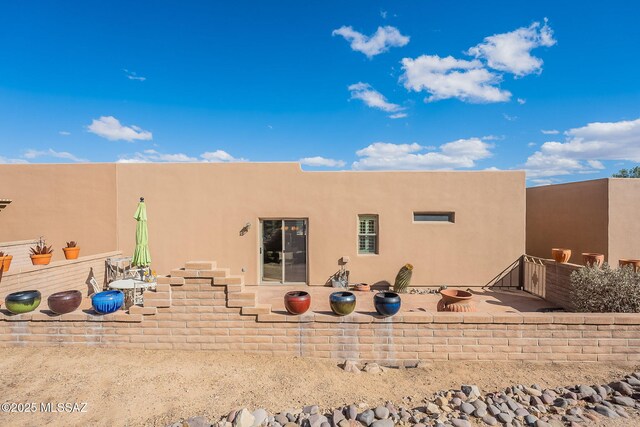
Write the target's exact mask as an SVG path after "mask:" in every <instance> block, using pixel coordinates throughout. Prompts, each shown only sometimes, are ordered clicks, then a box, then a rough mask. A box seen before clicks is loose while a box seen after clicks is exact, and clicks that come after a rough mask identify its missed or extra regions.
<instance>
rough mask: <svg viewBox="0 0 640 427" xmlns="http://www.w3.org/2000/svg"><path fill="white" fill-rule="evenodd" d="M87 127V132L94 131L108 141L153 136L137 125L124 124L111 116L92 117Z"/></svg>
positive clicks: (133, 139)
mask: <svg viewBox="0 0 640 427" xmlns="http://www.w3.org/2000/svg"><path fill="white" fill-rule="evenodd" d="M87 129H88V131H89V132H91V133H95V134H96V135H98V136H101V137H103V138H106V139H108V140H110V141H118V140H123V141H129V142H133V141H135V140H136V139H139V140H141V141H149V140H151V139H152V138H153V134H152V133H151V132H149V131H146V130H144V129H141V128H139V127H138V126H133V125H132V126H124V125H122V124H120V121H119V120H118V119H116V118H115V117H113V116H102V117H100V118H99V119H93V121H92V122H91V124H90V125H89V126H88V127H87Z"/></svg>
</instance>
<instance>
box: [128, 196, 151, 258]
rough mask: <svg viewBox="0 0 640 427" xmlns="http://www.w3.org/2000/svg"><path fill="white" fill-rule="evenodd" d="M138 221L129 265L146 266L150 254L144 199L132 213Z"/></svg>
mask: <svg viewBox="0 0 640 427" xmlns="http://www.w3.org/2000/svg"><path fill="white" fill-rule="evenodd" d="M133 218H134V219H135V220H136V221H138V223H137V224H136V249H135V250H134V251H133V258H132V259H131V265H134V266H139V267H146V266H148V265H149V264H151V254H150V253H149V233H148V231H147V207H146V205H145V204H144V201H142V200H141V201H140V203H138V209H136V213H135V214H134V215H133Z"/></svg>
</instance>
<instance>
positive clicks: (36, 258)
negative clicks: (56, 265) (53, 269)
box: [31, 239, 53, 265]
mask: <svg viewBox="0 0 640 427" xmlns="http://www.w3.org/2000/svg"><path fill="white" fill-rule="evenodd" d="M52 255H53V249H51V246H47V244H46V243H45V241H44V240H43V239H40V241H39V242H38V244H37V245H36V246H34V247H32V248H31V262H32V263H33V265H47V264H49V263H50V262H51V256H52Z"/></svg>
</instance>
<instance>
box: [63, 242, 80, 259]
mask: <svg viewBox="0 0 640 427" xmlns="http://www.w3.org/2000/svg"><path fill="white" fill-rule="evenodd" d="M62 251H63V252H64V257H65V258H66V259H78V255H79V254H80V246H78V243H77V242H75V241H73V240H72V241H70V242H67V247H66V248H62Z"/></svg>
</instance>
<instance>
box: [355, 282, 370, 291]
mask: <svg viewBox="0 0 640 427" xmlns="http://www.w3.org/2000/svg"><path fill="white" fill-rule="evenodd" d="M353 290H354V291H358V292H369V291H370V290H371V286H369V285H368V284H366V283H358V284H357V285H355V286H354V287H353Z"/></svg>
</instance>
